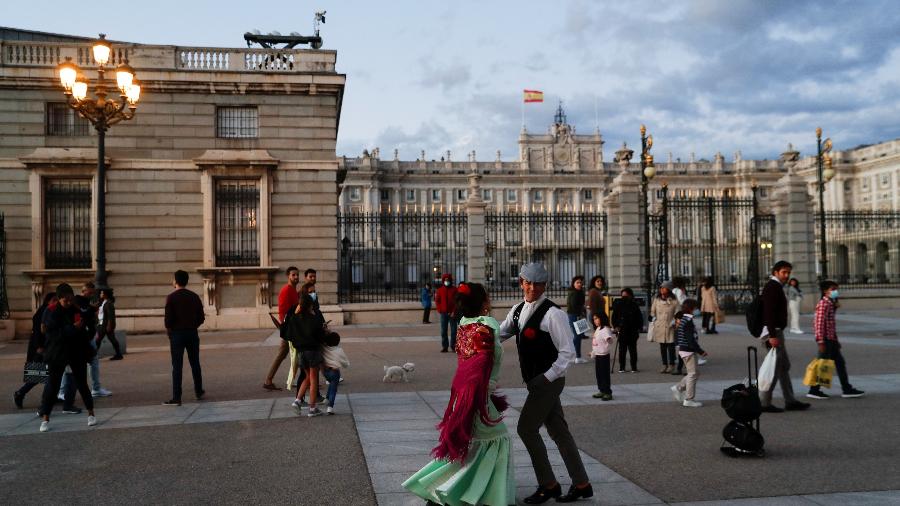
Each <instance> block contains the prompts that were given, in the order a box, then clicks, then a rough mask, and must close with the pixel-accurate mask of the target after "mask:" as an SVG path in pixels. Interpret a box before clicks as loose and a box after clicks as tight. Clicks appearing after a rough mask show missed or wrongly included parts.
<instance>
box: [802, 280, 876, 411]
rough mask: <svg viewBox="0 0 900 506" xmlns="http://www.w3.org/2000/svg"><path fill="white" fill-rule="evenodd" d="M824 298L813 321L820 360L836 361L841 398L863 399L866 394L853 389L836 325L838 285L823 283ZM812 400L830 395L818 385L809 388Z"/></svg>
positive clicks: (817, 307) (817, 306) (829, 282)
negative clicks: (841, 392)
mask: <svg viewBox="0 0 900 506" xmlns="http://www.w3.org/2000/svg"><path fill="white" fill-rule="evenodd" d="M820 288H821V289H822V298H821V299H820V300H819V303H818V304H816V318H815V320H814V321H813V329H814V331H815V333H816V344H817V345H818V346H819V358H826V359H831V360H834V368H835V369H837V373H838V378H839V379H840V380H841V390H842V391H843V394H841V397H844V398H852V397H862V396H863V394H865V392H863V391H862V390H857V389H855V388H853V386H852V385H851V384H850V378H849V377H848V376H847V364H846V363H845V362H844V355H842V354H841V343H840V342H839V341H838V336H837V326H836V324H835V318H834V315H835V312H836V311H837V308H838V307H839V306H840V304H839V303H838V296H839V295H840V293H839V292H838V284H837V283H835V282H834V281H823V282H822V284H821V285H820ZM806 396H807V397H809V398H810V399H827V398H828V394H826V393H825V392H823V391H822V389H821V388H820V387H819V386H818V385H816V386H812V387H810V388H809V392H808V393H807V394H806Z"/></svg>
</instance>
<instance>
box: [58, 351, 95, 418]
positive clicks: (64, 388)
mask: <svg viewBox="0 0 900 506" xmlns="http://www.w3.org/2000/svg"><path fill="white" fill-rule="evenodd" d="M90 344H91V349H93V350H94V359H93V360H91V361H90V362H88V364H90V366H91V390H93V391H94V392H96V391H97V390H100V354H99V353H97V341H95V340H94V339H91V343H90ZM71 380H72V374H71V373H66V374H64V375H63V379H62V385H61V386H60V387H59V390H60V392H65V393H66V396H67V397H69V396H71V398H72V399H74V398H75V388H74V386H75V384H74V383H72V388H71V389H70V388H69V383H70V381H71ZM69 406H71V404H69Z"/></svg>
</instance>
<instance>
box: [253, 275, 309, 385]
mask: <svg viewBox="0 0 900 506" xmlns="http://www.w3.org/2000/svg"><path fill="white" fill-rule="evenodd" d="M285 275H287V283H285V284H284V286H282V287H281V291H280V292H278V321H279V322H280V323H281V324H282V325H283V324H284V319H285V316H286V314H287V312H288V310H289V309H290V308H292V307H294V306H296V305H297V302H299V301H300V297H299V295H298V294H297V285H298V284H299V283H300V269H298V268H296V267H294V266H293V265H292V266H290V267H288V268H287V270H286V271H285ZM288 350H289V343H288V341H287V340H285V339H282V340H281V343H280V344H279V345H278V353H276V354H275V360H273V361H272V365H271V366H269V372H268V374H266V379H265V380H264V381H263V385H262V387H263V388H264V389H266V390H269V391H276V390H281V388H279V387H277V386H275V383H274V382H273V380H274V379H275V374H277V373H278V368H279V367H281V363H282V362H284V359H285V358H287V355H288Z"/></svg>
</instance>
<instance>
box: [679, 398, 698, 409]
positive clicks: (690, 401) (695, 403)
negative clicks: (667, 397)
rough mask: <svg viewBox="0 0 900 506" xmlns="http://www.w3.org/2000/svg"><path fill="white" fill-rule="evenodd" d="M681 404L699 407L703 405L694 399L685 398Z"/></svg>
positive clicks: (688, 406) (687, 406)
mask: <svg viewBox="0 0 900 506" xmlns="http://www.w3.org/2000/svg"><path fill="white" fill-rule="evenodd" d="M681 405H682V406H684V407H686V408H699V407H701V406H703V403H702V402H700V401H695V400H692V399H685V400H684V402H682V403H681Z"/></svg>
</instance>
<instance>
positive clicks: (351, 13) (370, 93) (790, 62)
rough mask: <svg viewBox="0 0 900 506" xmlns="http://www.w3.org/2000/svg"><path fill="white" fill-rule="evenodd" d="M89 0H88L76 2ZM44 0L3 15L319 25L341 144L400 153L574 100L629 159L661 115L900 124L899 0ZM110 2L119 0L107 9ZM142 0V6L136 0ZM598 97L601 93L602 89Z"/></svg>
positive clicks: (808, 129) (783, 135)
mask: <svg viewBox="0 0 900 506" xmlns="http://www.w3.org/2000/svg"><path fill="white" fill-rule="evenodd" d="M73 5H78V6H79V7H78V9H77V10H73V9H72V6H73ZM113 5H114V4H110V3H108V2H104V3H97V2H82V3H76V4H73V3H71V2H62V1H52V2H41V1H32V2H25V3H18V4H16V7H15V9H5V10H4V13H3V16H2V18H0V25H3V26H9V27H16V28H25V29H33V30H41V31H48V32H57V33H66V34H72V35H83V36H95V35H96V33H97V32H101V31H102V32H105V33H107V34H109V37H110V38H111V39H117V40H128V41H134V42H143V43H151V44H175V45H190V46H231V47H242V46H244V40H243V37H242V36H243V33H244V32H246V31H249V30H253V29H259V30H260V31H262V32H263V33H266V32H270V31H273V30H277V31H279V32H281V33H282V34H288V33H290V32H293V31H296V32H300V33H301V34H304V35H307V34H311V33H312V22H313V13H314V12H315V11H316V10H323V9H324V10H327V15H326V24H325V25H323V26H322V36H323V38H324V47H323V48H324V49H334V50H337V52H338V71H339V72H341V73H344V74H346V75H347V88H346V95H345V98H344V104H343V111H342V116H341V124H340V132H339V134H338V146H337V153H338V154H339V155H347V156H356V155H358V154H359V153H361V152H362V150H363V149H364V148H368V149H370V150H371V149H372V148H374V147H376V146H377V147H380V148H381V152H382V157H384V158H386V157H390V156H392V155H391V152H392V150H393V149H394V148H398V149H399V150H400V158H401V159H410V160H413V159H415V158H417V157H418V156H419V151H420V150H422V149H424V150H425V151H426V157H427V158H429V159H431V158H440V156H441V155H442V153H443V152H444V151H446V150H448V149H449V150H451V151H452V153H453V155H452V158H453V159H455V160H465V159H466V154H467V153H468V152H470V151H472V150H476V151H477V157H478V159H479V160H493V159H494V157H495V156H496V154H495V152H496V150H498V149H499V150H501V152H502V156H503V159H504V160H513V159H516V158H517V156H518V149H517V144H516V142H517V137H518V134H519V131H520V130H521V126H522V125H521V123H522V112H521V111H522V109H521V103H522V90H523V89H524V88H528V89H536V90H542V91H544V93H545V102H544V103H543V104H528V105H527V106H526V126H527V128H528V130H529V131H531V132H540V133H543V132H545V131H546V129H547V127H548V125H549V123H550V122H551V120H552V117H553V112H554V110H555V109H556V106H557V102H558V100H562V101H563V102H564V107H565V109H566V112H567V113H568V119H569V123H570V124H572V125H574V126H575V128H576V133H583V134H587V133H592V132H593V131H594V129H595V128H596V127H598V126H599V129H600V132H601V133H602V134H603V137H604V140H605V141H606V145H605V147H604V156H605V159H606V160H608V161H609V160H612V157H613V152H614V151H615V150H616V149H618V147H619V146H621V144H622V141H623V140H624V141H628V143H629V144H630V145H632V146H633V145H634V144H637V143H638V142H639V140H638V136H639V133H638V128H639V126H640V124H641V123H645V124H646V125H647V128H648V130H649V131H650V133H652V134H653V136H654V140H655V146H654V152H655V153H656V158H657V160H658V161H664V160H665V159H666V154H667V153H668V152H672V153H673V155H674V156H675V157H680V158H682V159H684V160H686V159H687V158H688V157H689V156H690V153H691V152H695V153H696V156H697V158H707V159H712V158H713V156H714V155H715V153H716V152H717V151H721V152H722V153H723V154H724V155H725V157H726V159H728V160H730V159H731V157H732V155H733V153H734V152H735V151H736V150H741V151H742V153H743V156H744V157H745V158H759V159H762V158H770V159H771V158H776V157H778V156H779V154H780V153H781V152H782V151H784V149H785V147H786V146H787V144H788V143H789V142H791V143H793V144H794V146H795V147H796V148H798V149H799V150H800V151H801V152H802V154H803V155H804V156H806V155H809V154H810V153H811V152H812V151H813V150H814V149H815V128H816V127H817V126H821V127H822V128H823V129H824V130H825V134H826V135H828V136H830V137H832V138H833V139H834V144H835V149H838V150H840V149H848V148H852V147H854V146H857V145H859V144H872V143H876V142H881V141H885V140H890V139H895V138H898V137H900V9H898V8H897V4H896V3H895V2H892V1H889V0H886V1H852V2H851V1H834V2H831V1H829V2H821V1H790V2H789V1H766V0H729V1H724V0H722V1H716V0H703V1H700V0H697V1H684V2H671V1H629V2H599V1H598V2H590V1H586V0H573V1H563V2H537V1H533V2H525V1H491V2H485V1H481V2H475V1H455V2H427V1H421V0H420V1H390V2H388V1H383V2H376V1H371V0H370V1H363V0H352V1H348V0H319V1H314V2H310V1H305V0H304V1H293V2H236V1H216V2H213V1H177V2H176V1H171V0H156V1H153V2H133V3H126V4H124V7H123V8H119V9H116V10H113V9H112V8H111V7H112V6H113ZM95 8H96V9H105V10H106V12H107V14H105V15H104V14H101V11H98V10H95ZM129 10H130V11H129ZM595 104H596V106H595Z"/></svg>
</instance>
